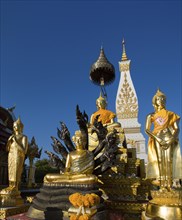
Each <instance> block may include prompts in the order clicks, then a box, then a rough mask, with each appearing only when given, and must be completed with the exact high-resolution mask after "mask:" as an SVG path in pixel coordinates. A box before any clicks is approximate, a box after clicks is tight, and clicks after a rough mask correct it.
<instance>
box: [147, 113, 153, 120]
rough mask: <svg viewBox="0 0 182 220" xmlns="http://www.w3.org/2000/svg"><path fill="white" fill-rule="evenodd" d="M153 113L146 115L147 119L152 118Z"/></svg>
mask: <svg viewBox="0 0 182 220" xmlns="http://www.w3.org/2000/svg"><path fill="white" fill-rule="evenodd" d="M154 114H155V113H154V112H152V113H149V114H148V115H147V119H152V118H153V116H154Z"/></svg>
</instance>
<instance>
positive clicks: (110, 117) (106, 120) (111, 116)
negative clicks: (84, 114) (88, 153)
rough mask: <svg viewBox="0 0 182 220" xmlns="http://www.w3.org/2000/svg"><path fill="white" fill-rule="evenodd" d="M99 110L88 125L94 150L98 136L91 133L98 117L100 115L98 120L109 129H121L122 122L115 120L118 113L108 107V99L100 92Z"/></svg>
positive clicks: (91, 147)
mask: <svg viewBox="0 0 182 220" xmlns="http://www.w3.org/2000/svg"><path fill="white" fill-rule="evenodd" d="M96 107H97V111H96V112H94V113H93V114H92V115H91V118H90V124H89V127H88V134H89V148H90V149H91V150H93V149H94V148H95V147H96V146H97V145H98V138H97V135H96V134H95V133H93V134H91V129H92V126H93V124H94V121H95V119H96V117H98V122H101V123H102V124H103V126H106V127H107V130H108V131H111V130H113V129H114V128H115V129H116V130H118V129H119V130H120V129H121V124H120V123H118V122H115V117H116V114H115V113H114V112H112V111H110V110H108V109H107V101H106V99H105V98H103V97H102V95H101V94H100V96H99V98H98V99H97V100H96Z"/></svg>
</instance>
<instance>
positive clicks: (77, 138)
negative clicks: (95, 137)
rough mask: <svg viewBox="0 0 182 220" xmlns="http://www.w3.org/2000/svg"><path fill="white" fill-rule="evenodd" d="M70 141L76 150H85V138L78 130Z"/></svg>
mask: <svg viewBox="0 0 182 220" xmlns="http://www.w3.org/2000/svg"><path fill="white" fill-rule="evenodd" d="M72 141H73V142H74V143H75V145H76V149H85V144H86V137H85V135H84V134H83V133H82V132H81V131H80V130H78V131H75V135H74V136H73V137H72Z"/></svg>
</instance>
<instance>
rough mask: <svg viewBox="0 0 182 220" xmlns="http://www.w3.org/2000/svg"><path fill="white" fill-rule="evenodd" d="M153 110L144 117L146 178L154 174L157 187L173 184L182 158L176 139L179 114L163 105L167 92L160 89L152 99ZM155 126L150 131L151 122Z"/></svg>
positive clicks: (166, 186)
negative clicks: (147, 140) (146, 152)
mask: <svg viewBox="0 0 182 220" xmlns="http://www.w3.org/2000/svg"><path fill="white" fill-rule="evenodd" d="M152 103H153V106H154V110H155V112H154V113H152V114H149V115H148V116H147V120H146V133H147V134H148V135H149V142H148V165H147V178H151V179H152V178H156V179H157V180H158V182H159V185H160V188H161V189H164V188H167V189H168V190H170V189H171V187H172V180H173V179H180V178H181V177H182V159H181V153H180V146H179V141H178V134H179V126H178V123H179V120H180V117H179V116H178V115H177V114H175V113H174V112H171V111H167V110H166V108H165V104H166V96H165V94H164V93H162V92H161V91H160V90H158V91H157V93H156V94H155V95H154V97H153V99H152ZM152 124H153V125H154V129H153V130H152V131H151V130H150V129H151V126H152Z"/></svg>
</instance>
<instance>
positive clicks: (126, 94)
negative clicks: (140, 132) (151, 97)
mask: <svg viewBox="0 0 182 220" xmlns="http://www.w3.org/2000/svg"><path fill="white" fill-rule="evenodd" d="M117 113H119V114H118V116H119V117H118V118H123V119H124V118H137V117H138V104H137V98H136V96H135V94H134V92H133V91H132V88H131V86H130V84H129V82H128V80H127V74H126V73H125V74H124V83H123V86H122V88H121V90H120V93H119V99H118V100H117Z"/></svg>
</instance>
